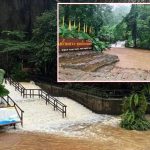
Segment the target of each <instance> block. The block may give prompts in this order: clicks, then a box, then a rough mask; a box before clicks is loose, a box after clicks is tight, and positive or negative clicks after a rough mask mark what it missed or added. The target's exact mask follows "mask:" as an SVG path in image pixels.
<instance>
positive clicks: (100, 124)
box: [0, 84, 150, 150]
mask: <svg viewBox="0 0 150 150" xmlns="http://www.w3.org/2000/svg"><path fill="white" fill-rule="evenodd" d="M29 85H30V84H28V86H29ZM32 87H33V85H32ZM33 88H34V87H33ZM36 88H37V87H36ZM18 94H19V93H18V92H16V91H15V90H13V88H11V95H12V96H13V95H15V97H16V99H17V103H18V105H19V106H20V107H21V108H22V109H23V110H24V111H25V113H24V127H23V128H22V127H21V126H20V125H18V126H17V129H16V130H14V129H13V128H12V127H5V128H1V129H0V150H149V149H150V142H149V139H150V131H146V132H139V131H128V130H125V129H121V128H120V127H119V122H120V117H113V116H109V115H101V114H95V113H93V112H91V111H90V110H88V109H86V108H85V107H83V106H82V105H80V104H78V103H77V102H75V101H73V100H70V99H68V98H63V97H57V98H58V99H59V100H60V101H62V102H63V103H65V104H67V106H68V107H67V118H65V119H63V118H62V117H61V114H60V113H58V112H55V111H53V109H52V107H51V106H50V105H47V106H46V105H45V102H44V101H43V100H42V99H32V100H31V99H30V100H29V99H26V100H24V99H22V100H21V99H20V100H19V101H18V98H17V96H18ZM19 96H20V95H19ZM15 97H14V99H15ZM148 119H150V116H148Z"/></svg>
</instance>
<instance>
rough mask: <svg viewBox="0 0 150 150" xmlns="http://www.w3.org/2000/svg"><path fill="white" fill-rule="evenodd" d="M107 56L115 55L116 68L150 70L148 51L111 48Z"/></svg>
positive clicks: (149, 53) (149, 52) (149, 54)
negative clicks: (117, 59)
mask: <svg viewBox="0 0 150 150" xmlns="http://www.w3.org/2000/svg"><path fill="white" fill-rule="evenodd" d="M106 53H107V54H113V55H117V56H118V57H119V60H120V61H119V62H117V63H116V66H117V67H121V68H135V69H142V70H150V50H143V49H134V48H111V50H108V51H106Z"/></svg>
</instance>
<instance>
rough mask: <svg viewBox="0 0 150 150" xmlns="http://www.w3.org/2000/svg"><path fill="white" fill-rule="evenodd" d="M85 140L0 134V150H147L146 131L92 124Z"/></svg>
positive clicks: (148, 137)
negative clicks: (89, 134)
mask: <svg viewBox="0 0 150 150" xmlns="http://www.w3.org/2000/svg"><path fill="white" fill-rule="evenodd" d="M84 130H86V132H87V133H89V132H90V133H92V134H91V136H89V137H88V138H79V137H76V138H75V137H65V136H62V135H53V134H43V133H32V132H24V133H23V132H21V133H5V132H1V133H0V150H150V131H143V132H141V131H129V130H125V129H121V128H119V127H112V126H108V125H107V126H106V125H105V126H104V125H100V124H95V125H92V126H89V127H87V128H86V129H84Z"/></svg>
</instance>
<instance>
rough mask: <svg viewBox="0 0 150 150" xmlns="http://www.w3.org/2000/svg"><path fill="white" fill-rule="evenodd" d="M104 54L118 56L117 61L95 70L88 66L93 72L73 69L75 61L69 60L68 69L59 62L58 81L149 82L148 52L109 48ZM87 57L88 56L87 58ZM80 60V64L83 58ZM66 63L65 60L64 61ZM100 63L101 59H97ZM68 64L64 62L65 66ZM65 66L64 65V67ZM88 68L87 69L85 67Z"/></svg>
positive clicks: (149, 59) (149, 60)
mask: <svg viewBox="0 0 150 150" xmlns="http://www.w3.org/2000/svg"><path fill="white" fill-rule="evenodd" d="M104 53H105V54H108V55H112V56H115V55H116V56H118V58H119V61H118V62H116V63H111V64H107V65H104V66H101V67H99V66H98V67H97V68H96V69H95V66H96V65H95V64H93V66H90V68H94V69H95V70H94V71H90V70H88V71H85V70H84V69H80V68H79V67H78V68H77V67H76V68H75V69H74V68H73V67H72V66H71V65H72V64H74V62H76V63H77V61H78V58H76V61H75V60H73V62H72V59H70V61H69V63H70V64H71V65H70V66H71V67H70V66H69V67H67V66H66V67H62V66H61V61H60V67H59V80H60V81H82V82H83V81H150V65H149V64H150V50H141V49H133V48H111V49H110V50H107V51H105V52H104ZM87 57H88V56H87ZM81 59H82V64H83V61H84V59H85V57H83V58H82V57H81V58H80V62H81ZM65 61H66V60H65ZM99 61H101V59H99ZM67 63H68V62H67V61H66V64H67ZM64 66H65V65H64ZM87 68H88V67H87Z"/></svg>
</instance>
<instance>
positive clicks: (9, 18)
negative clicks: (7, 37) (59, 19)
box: [0, 0, 55, 33]
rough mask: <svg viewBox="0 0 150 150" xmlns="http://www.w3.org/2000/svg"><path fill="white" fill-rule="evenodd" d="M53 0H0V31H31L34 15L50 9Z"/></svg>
mask: <svg viewBox="0 0 150 150" xmlns="http://www.w3.org/2000/svg"><path fill="white" fill-rule="evenodd" d="M54 3H55V0H0V31H1V30H24V31H26V32H29V33H30V32H31V29H32V27H33V23H34V21H35V18H36V16H39V15H40V14H41V13H42V12H44V11H45V10H47V9H50V8H51V7H52V5H54Z"/></svg>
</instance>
